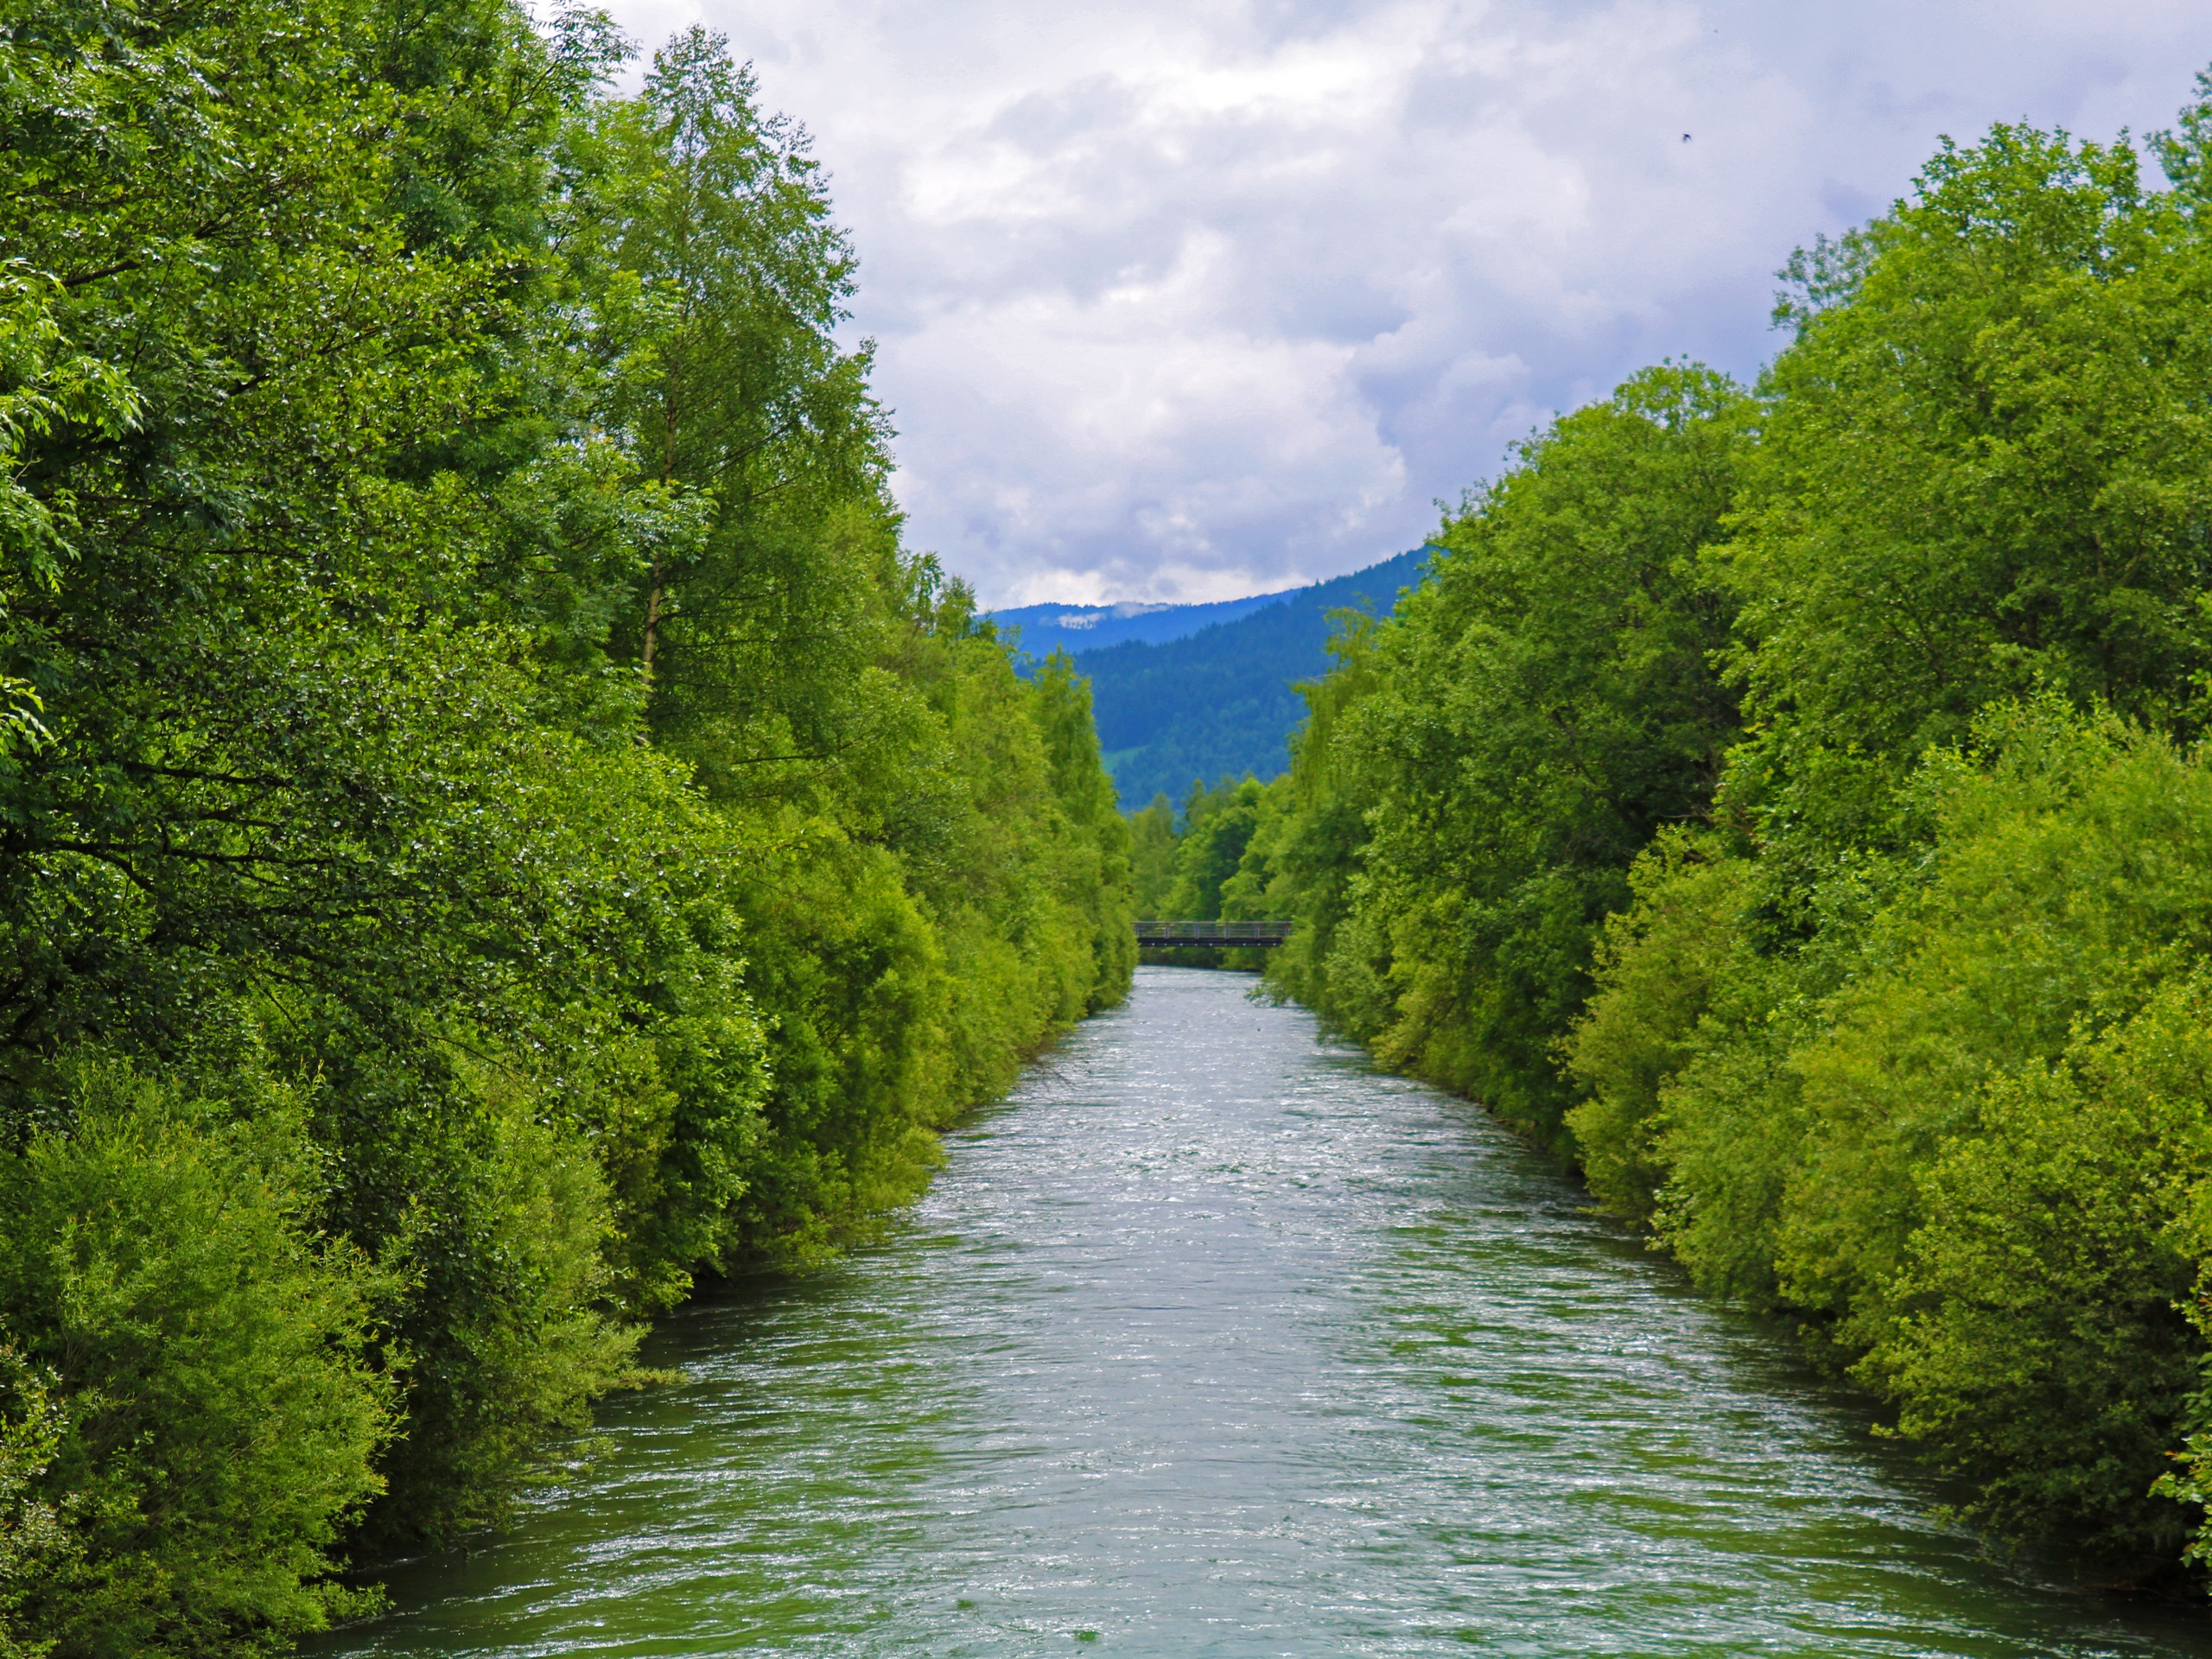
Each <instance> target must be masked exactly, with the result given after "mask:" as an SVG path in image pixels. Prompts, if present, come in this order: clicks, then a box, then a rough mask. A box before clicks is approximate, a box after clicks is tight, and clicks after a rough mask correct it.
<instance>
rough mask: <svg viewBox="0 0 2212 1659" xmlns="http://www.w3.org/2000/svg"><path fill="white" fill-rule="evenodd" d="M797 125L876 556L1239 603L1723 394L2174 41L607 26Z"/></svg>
mask: <svg viewBox="0 0 2212 1659" xmlns="http://www.w3.org/2000/svg"><path fill="white" fill-rule="evenodd" d="M612 9H613V12H614V15H615V16H616V17H617V19H618V20H619V21H620V22H621V24H622V25H623V27H624V28H625V29H626V30H627V31H628V32H629V33H630V34H631V35H632V36H633V37H635V38H636V39H638V40H639V42H640V43H641V44H643V45H644V46H645V47H646V48H651V47H652V46H653V45H655V44H658V42H659V41H662V40H664V39H665V38H666V36H667V35H669V34H670V33H671V31H673V30H676V29H682V28H684V27H688V26H689V25H690V24H692V23H695V22H703V23H704V24H706V25H707V26H708V27H709V28H711V29H716V30H718V31H720V32H721V33H722V34H724V35H728V37H729V41H730V44H731V48H732V50H733V51H734V54H736V55H737V56H739V57H740V58H743V59H747V60H751V61H752V62H753V65H754V67H755V70H756V73H757V74H758V76H759V79H760V90H761V96H762V101H763V102H764V104H765V105H767V106H768V107H769V108H771V109H776V110H780V111H784V112H785V113H786V114H789V115H791V117H793V118H796V119H797V120H798V121H799V122H800V123H802V124H804V126H805V127H806V128H807V129H808V130H809V131H810V133H811V134H812V136H813V141H814V151H815V154H816V156H817V157H818V158H819V159H820V160H821V161H822V162H823V164H824V167H825V168H826V169H827V171H828V173H829V176H830V181H831V183H830V188H831V191H832V194H833V196H834V200H835V202H836V213H837V216H838V218H839V219H840V220H841V221H842V223H843V224H844V225H845V226H847V227H848V228H849V231H850V232H851V234H852V237H853V240H854V243H855V247H856V249H857V251H858V252H859V254H860V257H861V289H860V293H859V295H858V296H857V297H856V300H855V304H854V315H853V319H852V322H851V325H850V333H851V334H852V337H853V338H854V339H855V340H859V339H861V338H863V337H865V338H869V339H873V340H874V341H875V345H876V353H877V366H876V371H875V385H876V389H877V391H878V394H879V396H880V397H881V398H882V400H883V401H884V403H885V404H887V406H888V407H889V408H890V410H891V411H892V418H893V424H894V425H895V427H896V429H897V430H898V438H897V442H896V454H897V460H898V472H897V474H896V478H895V480H894V488H895V490H896V492H897V493H898V496H899V502H900V504H901V505H902V506H903V507H904V508H905V510H906V513H907V515H908V520H907V537H908V541H909V543H910V544H911V545H912V546H914V547H916V548H918V549H929V550H935V551H936V552H937V553H938V555H939V556H940V557H941V558H942V559H943V561H944V564H945V566H946V568H947V569H950V571H952V572H954V573H955V574H957V575H962V576H964V577H966V578H967V579H968V580H969V582H972V583H973V584H974V585H975V587H976V589H977V591H978V592H979V594H981V595H982V599H983V601H984V602H985V604H987V605H1019V604H1026V603H1033V602H1040V601H1058V602H1066V603H1102V602H1108V601H1122V600H1141V601H1203V600H1214V599H1224V598H1230V597H1233V596H1236V595H1239V594H1250V593H1260V592H1268V591H1273V590H1274V589H1277V588H1288V587H1294V586H1298V585H1300V584H1302V583H1305V582H1316V581H1320V580H1323V579H1325V578H1327V577H1329V576H1332V575H1341V574H1343V573H1344V572H1346V571H1349V570H1353V569H1359V568H1360V567H1362V566H1364V565H1368V564H1371V563H1375V562H1376V561H1377V560H1379V559H1383V558H1386V557H1388V556H1390V555H1391V554H1393V553H1396V552H1399V551H1402V550H1405V549H1407V548H1409V547H1413V546H1415V545H1418V544H1419V543H1421V540H1422V539H1423V538H1424V537H1426V536H1427V534H1428V533H1429V532H1430V531H1432V530H1433V528H1434V526H1435V525H1436V524H1437V522H1438V518H1439V512H1438V506H1437V504H1438V502H1439V501H1445V502H1457V501H1458V500H1459V498H1460V495H1461V493H1462V492H1463V491H1464V490H1465V489H1466V488H1467V487H1468V486H1472V485H1475V484H1478V483H1479V482H1480V481H1481V480H1484V479H1486V478H1489V477H1492V476H1495V475H1496V474H1497V472H1498V471H1499V470H1500V469H1501V468H1502V467H1504V466H1505V465H1507V464H1508V463H1509V461H1510V454H1511V445H1512V444H1513V443H1514V442H1516V440H1518V439H1521V438H1522V437H1525V436H1526V435H1528V434H1529V432H1530V431H1531V430H1533V429H1535V428H1537V427H1539V426H1540V425H1541V424H1542V423H1545V422H1547V421H1548V420H1549V419H1550V418H1551V417H1552V416H1554V414H1555V413H1558V412H1560V411H1563V410H1569V409H1573V408H1574V407H1576V406H1578V405H1580V404H1585V403H1587V402H1589V401H1591V400H1592V399H1593V398H1598V397H1604V396H1605V394H1606V393H1607V392H1609V391H1611V389H1612V388H1613V387H1614V386H1615V385H1618V383H1619V382H1620V381H1621V380H1622V379H1623V378H1625V377H1626V376H1627V375H1629V374H1630V373H1631V372H1634V371H1635V370H1636V369H1637V368H1639V367H1641V366H1643V365H1646V364H1649V363H1653V362H1656V361H1657V360H1659V359H1662V358H1666V357H1674V358H1690V359H1697V360H1700V361H1702V362H1705V363H1707V364H1710V365H1713V366H1715V367H1718V368H1722V369H1726V370H1727V371H1729V372H1732V373H1735V374H1738V375H1739V376H1745V377H1749V376H1751V375H1753V374H1755V373H1756V372H1758V367H1759V365H1760V364H1761V363H1763V362H1764V360H1765V359H1767V358H1768V357H1769V356H1770V355H1771V354H1772V353H1773V352H1774V350H1775V349H1776V347H1777V345H1778V343H1779V338H1778V336H1777V334H1775V333H1774V331H1773V329H1772V327H1771V326H1770V321H1769V316H1770V311H1771V308H1772V305H1773V300H1774V295H1775V290H1776V288H1777V283H1776V280H1775V277H1774V272H1775V271H1776V270H1777V267H1779V266H1780V265H1781V264H1782V263H1783V260H1784V259H1786V258H1787V257H1789V252H1790V251H1791V250H1792V249H1793V248H1794V247H1796V246H1798V245H1801V244H1804V243H1807V242H1809V241H1810V240H1811V239H1812V238H1814V237H1815V236H1816V235H1819V234H1821V233H1827V234H1829V235H1834V234H1835V233H1837V232H1840V231H1842V230H1845V229H1847V228H1848V227H1849V226H1852V225H1854V224H1857V223H1860V222H1862V221H1864V220H1865V219H1867V218H1868V217H1870V216H1871V215H1873V214H1876V213H1880V212H1882V211H1884V210H1885V208H1886V207H1887V206H1888V205H1889V203H1890V202H1891V200H1894V199H1896V198H1897V197H1898V196H1900V195H1902V194H1905V193H1906V192H1908V191H1909V190H1910V187H1911V181H1912V178H1913V175H1914V173H1915V172H1916V170H1917V168H1919V166H1920V165H1921V163H1922V162H1923V161H1924V160H1925V159H1926V158H1927V156H1929V154H1930V153H1931V152H1932V150H1933V149H1934V148H1935V146H1936V143H1937V140H1938V138H1939V137H1940V136H1942V135H1945V134H1948V135H1951V136H1953V137H1956V138H1958V139H1959V140H1961V141H1962V142H1966V141H1971V140H1972V139H1973V138H1974V137H1975V136H1977V135H1978V134H1980V133H1981V132H1983V131H1985V130H1986V129H1987V128H1988V126H1989V125H1990V124H1992V123H1993V122H1996V121H2018V120H2027V121H2031V122H2032V123H2034V124H2037V125H2039V126H2063V127H2065V128H2067V129H2068V130H2071V131H2073V132H2075V133H2076V134H2079V135H2081V136H2082V137H2093V138H2097V139H2100V140H2108V139H2110V138H2112V137H2114V136H2115V135H2116V134H2117V133H2118V132H2120V130H2122V129H2123V128H2126V129H2129V130H2133V131H2135V132H2137V133H2142V132H2145V131H2147V130H2153V129H2156V128H2158V127H2159V126H2162V125H2164V124H2168V123H2170V122H2171V120H2172V118H2173V116H2174V113H2175V111H2177V109H2179V108H2180V106H2181V105H2183V103H2184V102H2186V101H2187V100H2188V99H2190V97H2191V96H2192V94H2191V90H2190V89H2191V85H2192V82H2193V80H2194V78H2195V76H2196V72H2197V71H2198V70H2199V69H2201V68H2202V67H2205V66H2206V65H2207V64H2208V63H2209V62H2212V5H2208V4H2206V3H2204V0H2070V3H2065V0H1853V3H1850V4H1840V3H1834V0H1704V3H1692V0H1611V3H1594V0H1491V3H1483V0H1311V3H1305V0H1126V3H1117V4H1105V5H1100V4H1096V3H1094V4H1090V5H1065V4H1064V5H1058V6H1055V5H1051V4H1039V3H1036V0H1022V3H1015V0H929V3H918V0H615V3H614V4H613V8H612Z"/></svg>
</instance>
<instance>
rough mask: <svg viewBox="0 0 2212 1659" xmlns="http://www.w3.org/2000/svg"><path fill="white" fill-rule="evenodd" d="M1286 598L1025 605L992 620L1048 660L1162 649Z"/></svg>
mask: <svg viewBox="0 0 2212 1659" xmlns="http://www.w3.org/2000/svg"><path fill="white" fill-rule="evenodd" d="M1283 597H1284V595H1283V594H1252V595H1250V596H1249V598H1245V599H1224V600H1217V601H1215V602H1214V603H1212V604H1211V605H1145V604H1139V603H1135V602H1128V603H1123V604H1120V605H1024V606H1020V607H1018V608H1016V609H1014V610H1010V611H993V612H992V613H990V619H991V620H992V621H994V622H995V623H997V624H998V627H999V632H1001V633H1005V632H1007V631H1008V630H1009V629H1013V628H1019V629H1020V630H1021V648H1022V650H1024V651H1026V652H1028V653H1029V654H1030V655H1031V656H1032V657H1035V658H1040V659H1041V658H1046V657H1049V656H1051V655H1052V653H1053V652H1056V651H1065V652H1068V653H1070V654H1071V655H1072V654H1073V653H1075V652H1079V651H1096V650H1098V649H1099V648H1100V647H1101V646H1104V645H1126V644H1128V642H1129V641H1131V640H1133V639H1134V640H1142V641H1143V642H1145V643H1146V644H1147V645H1160V644H1162V643H1164V642H1165V641H1166V640H1169V639H1181V638H1182V637H1183V636H1184V635H1185V634H1188V633H1196V632H1198V630H1199V629H1200V628H1203V627H1207V626H1211V624H1213V623H1216V622H1231V621H1234V620H1236V618H1238V617H1240V616H1243V615H1245V614H1246V613H1249V612H1252V611H1256V610H1258V609H1259V608H1260V607H1262V606H1263V605H1272V604H1274V602H1275V601H1277V600H1279V599H1281V598H1283Z"/></svg>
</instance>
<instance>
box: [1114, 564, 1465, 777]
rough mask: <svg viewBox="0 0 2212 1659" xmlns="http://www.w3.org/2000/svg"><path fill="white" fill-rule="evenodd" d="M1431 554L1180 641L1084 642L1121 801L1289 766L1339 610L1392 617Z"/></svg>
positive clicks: (1319, 585)
mask: <svg viewBox="0 0 2212 1659" xmlns="http://www.w3.org/2000/svg"><path fill="white" fill-rule="evenodd" d="M1427 556H1428V555H1427V551H1426V550H1420V549H1417V550H1414V551H1413V552H1410V553H1402V554H1400V555H1399V556H1397V557H1396V558H1394V559H1386V560H1384V561H1383V563H1381V564H1376V565H1370V566H1369V567H1368V568H1367V569H1364V570H1355V571H1353V572H1352V573H1351V575H1346V576H1338V577H1336V578H1334V579H1333V580H1332V581H1329V582H1316V583H1314V584H1313V586H1312V587H1310V588H1299V589H1298V590H1297V591H1296V592H1294V593H1291V594H1284V595H1282V596H1281V597H1280V598H1277V599H1275V600H1274V601H1271V602H1268V603H1266V604H1263V605H1262V606H1260V607H1257V608H1255V609H1254V610H1253V611H1252V612H1251V613H1249V615H1243V616H1238V617H1235V618H1232V619H1231V620H1228V621H1224V622H1217V623H1213V624H1210V625H1209V626H1205V627H1204V628H1201V629H1199V630H1198V631H1197V632H1193V633H1191V634H1189V635H1186V636H1185V637H1184V638H1182V639H1173V640H1166V641H1162V642H1160V643H1157V644H1153V643H1147V642H1142V641H1138V640H1130V641H1128V642H1125V643H1124V644H1122V645H1110V646H1108V647H1106V648H1104V649H1103V650H1095V651H1078V652H1077V653H1076V656H1075V666H1076V670H1077V672H1078V673H1080V674H1082V675H1084V677H1086V678H1087V679H1089V680H1090V690H1091V699H1092V702H1093V706H1094V707H1095V708H1096V710H1097V718H1098V741H1099V743H1100V745H1101V746H1102V747H1103V748H1104V749H1105V751H1106V763H1107V766H1108V769H1109V771H1110V772H1112V773H1113V776H1114V784H1115V788H1116V792H1117V793H1118V794H1119V796H1120V798H1121V800H1122V804H1123V806H1125V807H1135V806H1137V805H1139V804H1142V803H1144V802H1147V801H1149V800H1151V799H1152V798H1153V797H1154V795H1157V794H1161V793H1165V794H1167V795H1169V796H1171V797H1174V798H1180V797H1181V796H1182V795H1183V793H1184V792H1185V791H1187V790H1188V789H1190V787H1191V786H1192V785H1193V784H1194V783H1200V782H1204V781H1206V780H1209V779H1218V778H1221V777H1223V776H1224V775H1227V776H1229V777H1231V778H1236V777H1242V776H1243V774H1244V773H1246V772H1251V773H1254V774H1255V775H1256V776H1258V777H1261V778H1272V777H1274V776H1275V774H1276V773H1278V772H1281V771H1282V769H1283V768H1284V767H1285V766H1287V765H1288V764H1289V761H1290V749H1289V739H1290V734H1291V733H1292V732H1293V731H1294V730H1295V729H1296V728H1297V727H1298V723H1299V721H1300V718H1301V717H1302V716H1303V715H1304V712H1305V705H1304V704H1303V703H1302V702H1300V699H1299V694H1298V690H1297V687H1298V683H1299V682H1300V681H1301V680H1306V679H1313V678H1317V677H1319V676H1320V675H1321V674H1323V673H1324V672H1325V671H1327V669H1328V666H1329V649H1328V647H1329V632H1330V626H1331V624H1330V620H1329V619H1330V617H1331V615H1332V613H1334V612H1337V611H1339V610H1363V611H1366V612H1369V613H1372V614H1377V615H1388V614H1389V610H1390V607H1391V606H1392V605H1393V604H1395V602H1396V601H1397V597H1398V593H1399V590H1400V589H1401V588H1406V587H1408V586H1409V585H1411V584H1412V583H1413V582H1416V581H1418V580H1419V579H1420V575H1421V566H1422V565H1423V563H1425V562H1426V561H1427Z"/></svg>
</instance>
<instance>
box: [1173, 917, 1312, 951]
mask: <svg viewBox="0 0 2212 1659" xmlns="http://www.w3.org/2000/svg"><path fill="white" fill-rule="evenodd" d="M1289 937H1290V924H1289V923H1288V922H1154V921H1143V922H1139V923H1138V924H1137V945H1138V947H1139V948H1140V949H1151V948H1153V947H1155V946H1158V947H1165V946H1167V945H1173V944H1196V945H1206V946H1211V947H1214V948H1219V947H1221V946H1224V945H1234V946H1236V948H1237V949H1238V950H1246V949H1254V948H1256V949H1261V950H1264V949H1266V948H1267V947H1268V945H1271V944H1281V943H1282V942H1283V941H1284V940H1285V939H1287V938H1289Z"/></svg>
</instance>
